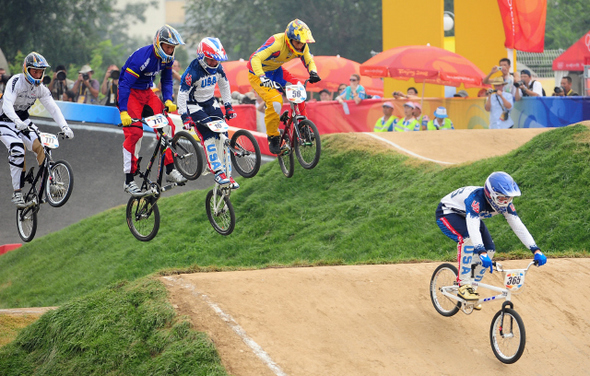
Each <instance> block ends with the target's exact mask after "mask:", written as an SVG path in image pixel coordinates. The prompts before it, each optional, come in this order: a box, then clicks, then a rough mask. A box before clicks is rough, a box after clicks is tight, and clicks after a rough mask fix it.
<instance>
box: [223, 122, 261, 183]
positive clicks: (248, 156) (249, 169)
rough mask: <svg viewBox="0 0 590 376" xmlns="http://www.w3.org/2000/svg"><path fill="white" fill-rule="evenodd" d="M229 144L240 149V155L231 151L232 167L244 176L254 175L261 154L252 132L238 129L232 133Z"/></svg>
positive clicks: (257, 168)
mask: <svg viewBox="0 0 590 376" xmlns="http://www.w3.org/2000/svg"><path fill="white" fill-rule="evenodd" d="M229 144H230V146H231V148H233V149H238V150H240V151H239V154H240V155H236V153H234V152H231V163H232V167H233V168H235V170H236V171H237V172H238V173H239V174H240V175H242V176H243V177H245V178H252V177H254V176H256V174H257V173H258V170H259V169H260V163H261V160H262V155H261V154H260V146H258V142H257V141H256V139H255V138H254V136H252V133H250V132H248V131H247V130H245V129H240V130H238V131H236V132H235V133H234V134H233V136H232V137H231V140H230V143H229Z"/></svg>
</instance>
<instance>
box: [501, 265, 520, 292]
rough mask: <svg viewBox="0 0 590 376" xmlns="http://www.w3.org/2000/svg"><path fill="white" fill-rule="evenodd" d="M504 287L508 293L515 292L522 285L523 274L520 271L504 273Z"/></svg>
mask: <svg viewBox="0 0 590 376" xmlns="http://www.w3.org/2000/svg"><path fill="white" fill-rule="evenodd" d="M504 285H505V286H506V288H507V289H508V290H510V291H516V290H518V289H519V288H521V287H522V286H523V285H524V272H523V271H520V270H516V271H509V272H506V276H505V277H504Z"/></svg>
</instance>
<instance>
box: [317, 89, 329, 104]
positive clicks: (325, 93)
mask: <svg viewBox="0 0 590 376" xmlns="http://www.w3.org/2000/svg"><path fill="white" fill-rule="evenodd" d="M331 100H332V94H331V93H330V92H329V91H328V90H326V89H322V90H321V91H320V101H322V102H329V101H331Z"/></svg>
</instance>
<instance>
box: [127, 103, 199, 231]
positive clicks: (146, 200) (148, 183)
mask: <svg viewBox="0 0 590 376" xmlns="http://www.w3.org/2000/svg"><path fill="white" fill-rule="evenodd" d="M132 121H133V122H134V123H135V122H140V123H142V124H145V125H147V126H148V127H150V128H152V129H153V130H154V131H155V132H156V133H157V135H158V137H159V141H158V142H157V143H156V147H155V148H154V151H153V153H152V156H151V158H150V160H149V162H148V165H147V167H146V169H145V171H143V172H142V171H141V168H140V163H141V158H138V160H137V171H136V172H135V174H136V175H139V177H141V179H142V182H141V186H140V189H141V190H142V191H143V192H142V194H141V195H139V196H132V197H131V198H129V201H128V202H127V209H126V218H127V226H129V230H130V231H131V233H132V234H133V236H135V238H136V239H138V240H141V241H150V240H152V239H153V238H154V237H155V236H156V234H157V233H158V230H159V229H160V210H159V209H158V204H157V202H158V199H159V198H160V195H161V194H162V193H163V192H166V191H169V190H170V189H173V188H175V187H177V186H179V185H184V184H185V183H175V182H174V183H169V184H166V185H162V178H163V176H164V158H165V152H166V150H167V149H170V150H171V151H172V157H173V159H174V167H176V169H177V170H178V171H179V172H180V173H181V174H182V176H184V177H185V178H187V179H188V180H195V179H197V178H198V177H199V176H200V175H201V171H202V170H203V165H202V164H203V158H204V157H203V156H202V155H201V153H202V150H201V148H200V146H199V144H198V143H197V141H196V140H195V138H194V137H193V136H192V135H191V134H189V133H188V132H184V131H179V132H176V134H175V135H174V137H170V136H168V134H167V133H166V131H165V128H166V127H168V126H170V125H169V124H168V120H167V118H166V116H165V115H164V114H157V115H154V116H149V117H145V118H141V119H132ZM171 126H174V125H171ZM158 155H159V157H158ZM157 157H158V158H157ZM156 158H157V160H158V174H157V176H156V180H155V181H152V180H151V179H150V172H151V170H152V167H153V166H154V162H155V161H156Z"/></svg>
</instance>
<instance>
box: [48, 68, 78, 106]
mask: <svg viewBox="0 0 590 376" xmlns="http://www.w3.org/2000/svg"><path fill="white" fill-rule="evenodd" d="M73 87H74V81H72V80H70V79H69V78H68V72H67V71H66V67H65V66H64V65H58V66H57V68H55V72H53V80H51V82H50V83H49V85H47V88H48V89H49V91H51V96H53V99H55V100H58V101H61V100H65V99H64V94H65V93H66V91H68V90H72V88H73Z"/></svg>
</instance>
